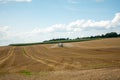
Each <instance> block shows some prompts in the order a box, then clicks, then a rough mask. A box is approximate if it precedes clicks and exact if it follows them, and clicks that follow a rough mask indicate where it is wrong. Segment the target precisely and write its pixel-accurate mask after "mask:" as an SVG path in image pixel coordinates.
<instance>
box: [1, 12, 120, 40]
mask: <svg viewBox="0 0 120 80" xmlns="http://www.w3.org/2000/svg"><path fill="white" fill-rule="evenodd" d="M118 27H120V13H117V14H115V17H114V18H113V19H112V20H101V21H95V20H91V19H90V20H84V19H82V20H76V21H73V22H70V23H68V24H55V25H52V26H49V27H46V28H35V29H33V30H32V31H31V32H21V33H17V34H16V33H14V32H11V31H10V27H8V26H0V41H3V42H4V41H5V40H7V41H8V40H9V41H10V40H11V41H12V42H15V40H16V42H17V41H18V42H19V41H20V42H22V41H23V42H24V41H25V42H27V41H36V40H40V39H42V40H44V39H50V38H57V37H65V36H67V37H69V36H70V35H73V37H75V35H77V36H79V35H78V34H77V33H80V32H84V31H87V30H89V33H90V32H91V31H93V29H95V30H96V32H97V31H99V30H100V29H102V30H106V31H107V30H110V29H111V28H114V29H117V28H118ZM74 33H76V34H74ZM48 37H49V38H48ZM36 38H37V39H36ZM34 39H35V40H34Z"/></svg>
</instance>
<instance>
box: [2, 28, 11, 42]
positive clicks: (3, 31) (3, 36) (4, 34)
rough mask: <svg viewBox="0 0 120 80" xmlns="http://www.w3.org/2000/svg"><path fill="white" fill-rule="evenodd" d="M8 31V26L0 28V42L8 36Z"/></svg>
mask: <svg viewBox="0 0 120 80" xmlns="http://www.w3.org/2000/svg"><path fill="white" fill-rule="evenodd" d="M8 29H9V27H8V26H0V40H3V39H4V38H6V36H7V34H8Z"/></svg>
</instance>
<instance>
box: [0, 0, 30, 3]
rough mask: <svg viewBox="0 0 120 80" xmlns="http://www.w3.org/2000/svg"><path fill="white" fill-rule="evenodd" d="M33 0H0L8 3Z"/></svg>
mask: <svg viewBox="0 0 120 80" xmlns="http://www.w3.org/2000/svg"><path fill="white" fill-rule="evenodd" d="M31 1H32V0H0V2H2V3H8V2H31Z"/></svg>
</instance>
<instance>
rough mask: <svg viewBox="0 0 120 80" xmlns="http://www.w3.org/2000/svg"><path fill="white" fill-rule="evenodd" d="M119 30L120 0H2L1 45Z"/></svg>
mask: <svg viewBox="0 0 120 80" xmlns="http://www.w3.org/2000/svg"><path fill="white" fill-rule="evenodd" d="M107 32H117V33H120V0H0V46H5V45H9V44H14V43H31V42H41V41H44V40H49V39H53V38H68V37H69V38H76V37H86V36H92V35H93V36H94V35H99V34H105V33H107Z"/></svg>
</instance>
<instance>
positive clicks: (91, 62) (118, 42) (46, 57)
mask: <svg viewBox="0 0 120 80" xmlns="http://www.w3.org/2000/svg"><path fill="white" fill-rule="evenodd" d="M63 45H64V47H58V45H57V44H43V45H32V46H6V47H0V80H9V79H8V78H9V77H10V76H12V74H14V75H15V76H17V75H18V74H19V73H20V74H22V73H24V72H25V73H32V74H34V75H35V73H40V72H48V73H47V74H46V73H42V75H43V76H49V77H50V74H52V73H53V72H54V73H53V74H55V72H56V74H58V75H55V76H56V78H57V77H59V75H60V76H61V75H62V74H61V72H62V73H63V74H64V75H66V76H70V77H71V79H72V80H80V79H79V78H78V76H83V75H82V72H83V71H86V70H89V71H88V73H87V72H85V73H83V74H84V76H83V78H82V79H81V80H84V79H85V80H89V79H90V80H92V79H94V77H93V78H91V77H90V73H91V74H95V73H94V71H95V70H97V69H98V72H102V70H103V73H106V71H107V70H108V69H109V70H111V69H112V70H113V72H112V71H111V72H109V70H108V71H107V73H106V74H107V75H109V74H110V75H112V74H114V77H116V80H117V79H118V80H119V79H120V73H118V74H116V76H115V73H116V72H117V71H120V38H109V39H100V40H93V41H85V42H73V43H64V44H63ZM99 69H100V71H99ZM106 69H107V70H106ZM90 70H91V71H90ZM67 71H68V72H67ZM77 71H79V72H77ZM80 71H82V72H80ZM50 72H51V73H50ZM72 72H73V74H72ZM75 72H76V77H77V79H75V78H73V77H74V76H73V75H75ZM70 73H71V74H70ZM10 74H11V75H10ZM48 74H49V75H48ZM80 74H81V75H80ZM85 74H87V75H89V78H88V79H86V78H85ZM99 74H102V73H99ZM3 75H4V77H3ZM7 75H8V76H7ZM40 75H41V74H40ZM37 76H38V74H37ZM55 76H54V78H55ZM72 76H73V77H72ZM12 77H13V76H12ZM49 77H48V79H46V78H45V80H49ZM99 77H100V75H99V76H98V77H97V79H99ZM22 78H23V76H22ZM22 78H21V79H20V78H18V79H17V80H23V79H22ZM26 79H27V78H26ZM26 79H25V80H26ZM61 79H62V78H61ZM61 79H60V80H61ZM97 79H96V78H95V79H94V80H97ZM104 79H105V78H102V79H101V80H104ZM109 79H112V78H109ZM113 79H115V78H113ZM11 80H15V79H14V77H13V78H11ZM28 80H30V79H29V78H28ZM33 80H34V79H33ZM36 80H44V78H41V77H39V79H36ZM50 80H56V79H52V78H51V79H50ZM62 80H70V79H69V77H68V79H62ZM99 80H100V79H99ZM105 80H107V79H105Z"/></svg>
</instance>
